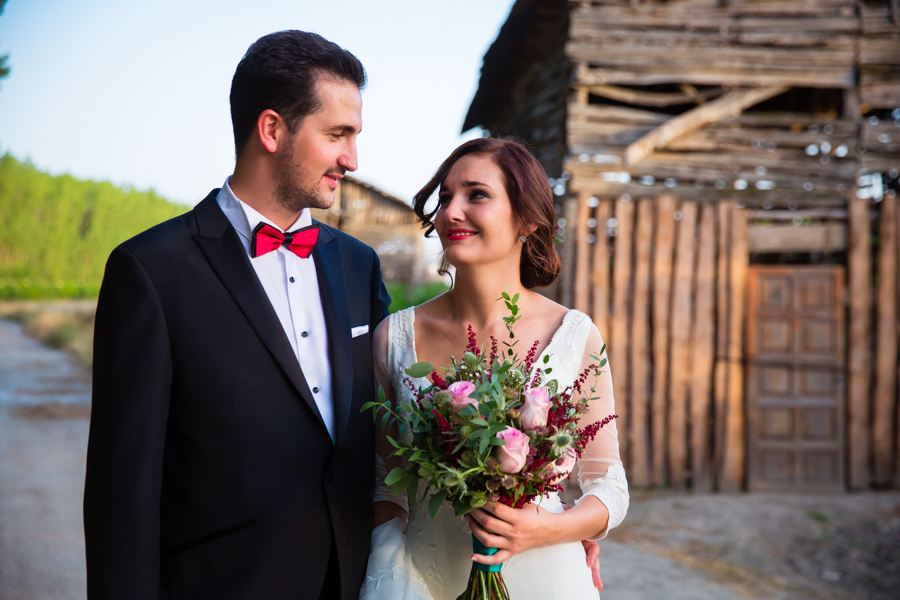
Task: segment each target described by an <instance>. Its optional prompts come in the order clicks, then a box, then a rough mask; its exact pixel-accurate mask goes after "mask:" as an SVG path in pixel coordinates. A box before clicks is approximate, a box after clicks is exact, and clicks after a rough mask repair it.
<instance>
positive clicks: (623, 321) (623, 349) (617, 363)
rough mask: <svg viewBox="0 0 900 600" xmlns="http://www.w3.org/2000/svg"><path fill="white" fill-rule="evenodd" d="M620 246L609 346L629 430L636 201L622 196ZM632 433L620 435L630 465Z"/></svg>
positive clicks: (622, 425) (622, 422) (621, 425)
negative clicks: (632, 254) (632, 271)
mask: <svg viewBox="0 0 900 600" xmlns="http://www.w3.org/2000/svg"><path fill="white" fill-rule="evenodd" d="M614 216H615V219H616V222H617V225H616V247H615V253H614V254H613V311H612V315H611V319H610V334H611V335H610V341H609V346H608V347H607V355H608V356H609V368H610V369H611V370H612V379H613V393H614V394H615V395H616V413H617V414H618V415H619V422H618V424H617V428H618V429H621V430H622V431H623V432H626V431H629V426H630V425H629V420H628V419H629V418H630V415H629V410H630V408H629V407H630V402H629V401H628V400H629V393H628V392H629V390H628V382H629V379H630V377H629V369H628V366H629V364H628V362H629V361H628V358H629V352H628V337H629V336H628V331H629V330H630V329H631V328H630V327H629V325H630V322H631V321H630V315H629V313H628V307H629V304H630V303H629V299H630V296H631V290H630V284H631V252H632V228H633V226H634V203H633V202H630V201H628V202H626V201H625V200H623V199H622V198H619V199H617V200H616V206H615V215H614ZM627 438H628V436H627V435H626V434H625V433H623V434H622V437H620V438H619V453H620V454H621V456H622V462H623V463H625V467H626V469H628V468H630V461H629V456H630V448H629V446H628V440H627Z"/></svg>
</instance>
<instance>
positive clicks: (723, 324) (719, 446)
mask: <svg viewBox="0 0 900 600" xmlns="http://www.w3.org/2000/svg"><path fill="white" fill-rule="evenodd" d="M735 204H736V202H735V201H734V200H725V201H723V202H720V203H718V204H717V205H716V213H717V214H716V222H717V225H718V232H717V233H718V236H717V237H718V242H717V253H716V255H717V262H716V365H715V373H714V381H713V385H714V388H713V419H714V426H713V444H714V447H713V473H714V475H715V478H716V489H718V490H719V491H721V490H722V472H723V470H724V468H725V467H724V466H725V430H726V427H725V407H726V400H727V398H728V257H729V254H730V253H729V249H730V248H731V244H730V239H731V227H730V225H731V219H730V218H729V215H730V214H731V211H732V210H734V208H735Z"/></svg>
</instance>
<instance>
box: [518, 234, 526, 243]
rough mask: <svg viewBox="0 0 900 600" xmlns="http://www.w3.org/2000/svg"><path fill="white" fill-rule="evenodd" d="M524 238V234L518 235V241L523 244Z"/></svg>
mask: <svg viewBox="0 0 900 600" xmlns="http://www.w3.org/2000/svg"><path fill="white" fill-rule="evenodd" d="M526 239H527V238H526V237H525V236H524V235H520V236H519V241H520V242H522V243H523V244H524V243H525V240H526Z"/></svg>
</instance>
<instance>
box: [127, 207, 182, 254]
mask: <svg viewBox="0 0 900 600" xmlns="http://www.w3.org/2000/svg"><path fill="white" fill-rule="evenodd" d="M185 208H187V207H185ZM196 233H197V223H196V219H195V218H194V214H193V210H191V209H187V211H186V212H185V213H184V214H182V215H179V216H177V217H174V218H172V219H169V220H168V221H163V222H162V223H160V224H158V225H154V226H153V227H151V228H150V229H147V230H145V231H142V232H141V233H139V234H137V235H136V236H134V237H132V238H130V239H128V240H125V241H124V242H122V243H121V244H120V245H119V248H117V250H118V249H122V250H126V251H128V252H130V253H131V254H134V255H135V256H137V257H140V256H145V255H151V254H159V253H160V252H164V253H169V252H179V251H181V250H183V244H184V243H186V242H189V241H190V240H191V238H192V236H193V235H194V234H196Z"/></svg>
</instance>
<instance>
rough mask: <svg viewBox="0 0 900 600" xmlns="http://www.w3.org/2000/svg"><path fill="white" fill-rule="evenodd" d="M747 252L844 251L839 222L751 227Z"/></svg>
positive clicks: (844, 231)
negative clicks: (748, 250)
mask: <svg viewBox="0 0 900 600" xmlns="http://www.w3.org/2000/svg"><path fill="white" fill-rule="evenodd" d="M748 244H749V247H750V252H837V251H841V250H845V249H846V248H847V226H846V225H844V224H842V223H812V224H808V225H783V224H776V225H753V226H751V227H750V228H749V231H748Z"/></svg>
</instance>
